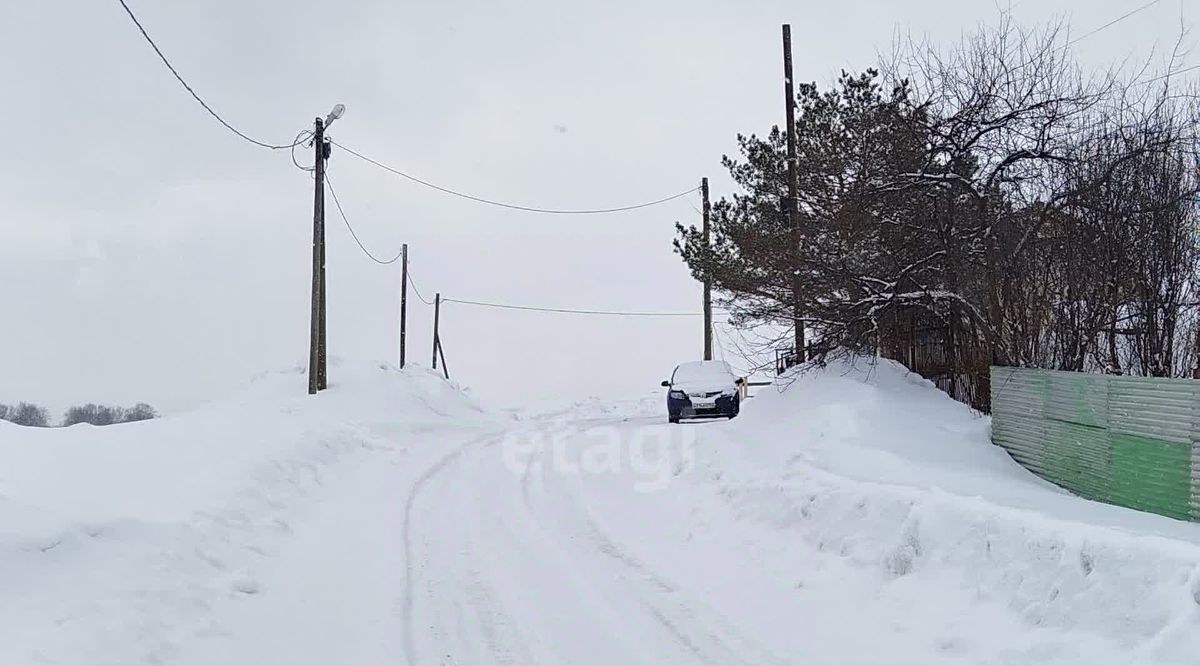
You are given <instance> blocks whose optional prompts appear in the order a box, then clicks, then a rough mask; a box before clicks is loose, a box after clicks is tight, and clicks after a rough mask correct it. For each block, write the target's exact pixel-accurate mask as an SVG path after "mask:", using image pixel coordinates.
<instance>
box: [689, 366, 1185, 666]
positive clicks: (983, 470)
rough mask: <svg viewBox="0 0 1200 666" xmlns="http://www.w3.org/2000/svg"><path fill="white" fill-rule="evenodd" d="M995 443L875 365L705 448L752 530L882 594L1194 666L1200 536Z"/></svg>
mask: <svg viewBox="0 0 1200 666" xmlns="http://www.w3.org/2000/svg"><path fill="white" fill-rule="evenodd" d="M710 437H711V439H710ZM988 437H989V422H988V419H987V418H986V417H984V416H981V415H978V414H976V413H974V412H972V411H971V410H969V409H968V408H966V407H965V406H963V405H961V404H958V403H956V402H954V401H953V400H951V399H950V398H949V397H947V396H946V395H945V394H943V393H941V392H940V391H938V390H937V389H936V388H934V387H933V386H932V385H931V384H929V383H928V382H926V381H925V380H923V379H921V378H920V377H917V376H916V375H912V374H909V373H908V372H907V371H906V370H905V369H904V368H903V367H902V366H900V365H898V364H895V363H892V362H889V361H879V362H877V363H875V362H871V361H862V360H860V361H859V362H858V363H857V365H846V364H838V365H835V366H831V367H829V368H826V369H824V370H820V371H813V372H809V373H805V374H801V375H799V376H797V377H796V378H795V381H794V382H793V383H792V384H791V385H790V386H789V387H787V388H786V390H782V391H779V390H776V389H764V390H763V391H762V392H761V393H760V394H759V395H758V396H757V397H756V398H755V399H753V400H751V401H750V402H748V403H747V404H746V406H745V408H744V409H743V415H742V417H740V418H738V419H736V420H735V421H733V422H731V423H729V424H727V425H725V426H721V427H718V428H714V429H712V431H711V433H709V432H706V433H704V437H703V438H702V440H701V444H702V456H701V468H700V469H699V470H698V471H700V472H701V473H702V474H707V475H708V477H709V478H710V480H715V481H716V482H717V483H718V484H719V485H720V487H721V492H722V493H723V494H724V495H725V496H726V497H727V498H728V499H729V501H730V503H731V504H732V506H733V507H734V509H735V510H736V511H738V512H739V514H741V515H743V516H744V517H748V518H752V519H755V520H758V521H763V522H766V523H768V524H770V525H772V526H774V527H777V528H780V529H782V530H784V531H785V532H786V533H788V534H792V535H794V536H795V537H796V538H800V539H804V540H805V541H807V542H808V543H809V544H810V545H811V546H813V547H814V548H816V549H817V550H819V551H821V552H825V553H830V554H833V555H835V556H837V557H839V558H841V559H843V560H845V561H849V562H853V563H855V564H857V565H859V566H862V567H865V568H867V569H868V570H872V571H874V575H876V576H878V577H879V581H880V582H879V584H880V586H881V587H880V589H881V590H883V591H884V592H881V593H885V592H886V591H887V590H888V589H889V586H891V587H892V588H893V589H896V586H913V588H914V590H916V591H919V592H920V595H919V596H917V597H916V598H917V599H920V600H921V603H922V604H924V603H928V604H930V605H936V604H939V603H941V599H942V598H943V593H944V594H945V595H949V596H953V595H958V594H962V593H963V592H964V591H965V592H967V593H969V595H971V596H973V597H975V598H978V599H979V600H980V601H982V602H998V603H1000V604H1003V605H1004V606H1006V607H1007V608H1009V609H1010V611H1013V612H1015V614H1016V616H1017V617H1018V618H1020V621H1022V622H1024V623H1025V624H1026V625H1032V626H1035V627H1040V628H1046V629H1055V630H1066V631H1068V632H1071V633H1072V634H1084V635H1087V634H1091V635H1094V636H1096V637H1097V638H1100V637H1103V639H1104V640H1106V641H1114V642H1115V643H1116V644H1118V645H1120V646H1122V647H1124V648H1128V649H1131V650H1133V651H1134V653H1135V654H1137V655H1139V657H1140V658H1143V659H1145V660H1147V661H1148V662H1150V663H1194V662H1195V656H1196V655H1198V654H1200V525H1195V524H1189V523H1183V522H1179V521H1174V520H1171V519H1168V518H1163V517H1160V516H1156V515H1152V514H1145V513H1140V512H1136V511H1132V510H1128V509H1123V508H1119V507H1114V506H1109V505H1105V504H1100V503H1096V502H1091V501H1087V500H1083V499H1080V498H1077V497H1074V496H1071V495H1069V494H1067V493H1065V492H1063V491H1061V490H1060V489H1058V488H1056V487H1054V486H1052V485H1050V484H1048V483H1046V482H1043V481H1041V480H1040V479H1037V478H1036V477H1034V476H1033V475H1032V474H1030V473H1029V472H1027V471H1026V470H1024V469H1023V468H1021V467H1020V466H1019V465H1017V464H1016V463H1015V462H1013V461H1012V460H1011V459H1010V458H1009V457H1008V456H1007V454H1005V453H1004V452H1003V451H1002V450H1000V449H999V448H997V447H994V446H992V445H991V444H990V442H989V440H988ZM916 610H917V609H914V611H916ZM1051 656H1052V655H1047V659H1049V658H1050V657H1051Z"/></svg>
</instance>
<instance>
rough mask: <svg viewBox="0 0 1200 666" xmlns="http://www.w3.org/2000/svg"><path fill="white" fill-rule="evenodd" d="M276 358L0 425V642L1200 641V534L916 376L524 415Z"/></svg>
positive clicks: (970, 646)
mask: <svg viewBox="0 0 1200 666" xmlns="http://www.w3.org/2000/svg"><path fill="white" fill-rule="evenodd" d="M273 381H274V380H273ZM280 381H281V382H282V383H281V384H280V385H279V386H277V387H274V388H269V389H262V390H260V391H259V393H262V395H259V394H254V393H252V394H250V395H248V396H246V397H243V398H242V399H241V400H239V401H235V402H232V403H229V404H225V405H218V406H214V407H212V408H211V409H209V410H207V411H205V412H202V413H199V414H197V415H195V417H194V418H193V417H179V418H175V419H163V420H161V421H158V422H154V423H150V424H147V425H144V426H139V427H136V428H130V429H124V430H122V429H120V428H113V429H106V430H95V429H77V428H72V429H67V430H64V431H57V432H50V431H45V432H32V433H30V432H26V431H20V432H18V431H17V430H15V429H14V428H5V429H3V430H0V463H3V467H2V470H0V518H4V519H5V525H6V527H7V528H8V529H7V530H6V531H5V532H3V533H0V565H2V566H0V632H4V636H3V640H0V663H3V664H10V663H11V664H33V663H48V664H64V665H80V666H82V665H84V664H86V665H88V666H92V665H99V666H107V665H113V666H116V665H127V664H171V665H177V666H207V665H211V664H222V665H223V666H263V665H265V664H288V665H289V666H306V665H310V664H311V665H313V666H317V665H322V666H324V665H327V664H355V665H369V666H373V665H380V666H383V665H391V664H409V665H411V666H425V665H430V666H447V665H454V666H483V665H487V664H531V665H534V664H537V665H547V666H550V665H559V664H567V665H591V664H595V665H597V666H601V665H603V666H608V665H617V664H620V665H624V664H719V665H730V664H731V665H738V664H747V665H749V664H755V665H758V664H767V665H770V664H804V665H805V666H823V665H829V666H834V665H837V666H842V665H847V664H864V665H866V664H871V665H872V666H874V665H876V664H880V663H887V664H913V665H914V666H916V665H920V666H927V665H937V664H995V665H1003V664H1013V665H1016V664H1034V663H1036V664H1052V665H1053V664H1058V665H1063V666H1066V665H1075V664H1079V665H1083V664H1086V665H1087V666H1106V665H1109V664H1111V665H1113V666H1116V665H1117V664H1121V665H1125V664H1139V663H1145V664H1194V663H1195V655H1196V654H1200V530H1198V528H1197V526H1196V525H1189V524H1184V523H1178V522H1176V521H1170V520H1167V519H1164V518H1159V517H1155V516H1148V515H1145V514H1139V513H1137V512H1132V511H1128V510H1124V509H1117V508H1114V507H1107V506H1102V505H1097V504H1094V503H1091V502H1084V501H1082V500H1079V499H1076V498H1073V497H1070V496H1067V495H1065V494H1063V493H1061V492H1059V491H1057V490H1056V489H1054V488H1052V487H1049V486H1047V485H1046V484H1044V483H1042V482H1040V481H1038V480H1036V479H1034V478H1033V477H1031V476H1030V475H1028V474H1027V473H1026V472H1024V471H1023V470H1021V469H1020V468H1018V467H1017V466H1016V465H1015V464H1014V463H1012V461H1011V460H1008V459H1007V457H1006V456H1004V455H1003V453H1002V452H998V451H997V450H996V449H994V448H993V447H990V446H989V445H988V444H987V442H986V421H984V420H981V419H980V417H978V416H977V415H973V414H971V413H969V412H968V411H967V410H965V409H964V408H962V407H961V406H960V405H957V404H956V403H953V402H952V401H950V400H949V399H948V398H945V397H944V396H942V395H940V394H938V393H937V392H936V391H935V390H933V389H932V388H930V387H928V386H927V385H924V384H922V383H921V382H919V381H916V382H914V381H913V380H912V379H911V378H909V377H907V376H905V375H904V374H903V373H902V372H900V371H898V370H896V369H894V368H890V369H889V368H884V369H883V370H882V371H880V372H873V373H872V374H871V376H870V378H869V379H864V377H862V376H837V375H828V374H827V375H826V376H825V377H823V378H821V377H814V378H808V379H804V380H801V382H800V383H798V384H797V385H796V386H794V387H793V388H792V389H790V390H789V391H788V392H787V393H783V394H768V395H765V396H764V397H762V398H759V399H755V400H752V401H750V402H749V403H748V404H747V405H746V407H745V410H744V411H743V415H742V416H741V417H739V418H738V419H737V420H735V421H732V422H716V423H705V424H684V425H678V426H672V425H668V424H666V423H665V418H664V416H663V414H662V413H661V410H662V406H661V404H660V401H659V399H658V398H654V399H651V400H645V401H631V402H627V403H604V402H600V401H587V402H583V403H578V404H573V405H568V406H563V407H560V408H557V409H543V410H540V411H538V410H524V411H522V412H519V413H510V414H504V413H491V412H487V411H485V410H482V409H481V408H479V407H478V406H476V405H474V404H473V403H471V402H470V401H469V400H467V399H466V398H464V397H463V396H461V395H460V394H459V393H458V392H457V391H456V390H455V389H453V388H452V387H449V386H447V385H444V384H442V383H441V381H440V379H438V378H436V377H433V376H431V375H428V374H424V373H421V372H419V371H417V372H413V373H407V375H406V376H397V375H396V374H395V373H390V372H383V373H380V371H379V369H377V368H376V369H370V368H369V369H367V370H366V371H364V373H363V378H362V380H361V381H360V382H358V384H357V386H356V387H353V388H351V387H350V386H346V387H342V388H339V387H334V390H333V391H331V392H330V394H329V395H328V396H323V397H322V398H321V399H320V400H318V401H315V402H314V401H312V400H308V399H305V398H303V397H292V396H291V388H292V387H291V384H290V382H291V378H290V377H284V378H283V379H282V380H280ZM281 389H283V390H282V391H281ZM281 393H286V395H287V397H285V398H279V397H277V396H278V395H280V394H281ZM0 425H3V424H0ZM31 443H32V446H30V444H31ZM168 447H173V448H168ZM64 460H71V461H76V463H77V464H74V465H66V466H64V464H63V461H64Z"/></svg>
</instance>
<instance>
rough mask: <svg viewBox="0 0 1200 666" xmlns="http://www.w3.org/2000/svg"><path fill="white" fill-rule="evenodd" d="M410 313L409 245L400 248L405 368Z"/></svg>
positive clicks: (402, 353)
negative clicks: (408, 314) (405, 348)
mask: <svg viewBox="0 0 1200 666" xmlns="http://www.w3.org/2000/svg"><path fill="white" fill-rule="evenodd" d="M407 313H408V243H405V244H403V245H401V246H400V367H401V368H403V367H404V342H405V340H404V337H405V334H406V333H407V330H406V329H407V325H406V323H407V322H406V319H407Z"/></svg>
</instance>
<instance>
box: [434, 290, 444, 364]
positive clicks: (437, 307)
mask: <svg viewBox="0 0 1200 666" xmlns="http://www.w3.org/2000/svg"><path fill="white" fill-rule="evenodd" d="M441 314H442V293H441V292H438V293H436V294H434V296H433V369H434V370H437V361H438V348H439V347H441V344H442V343H441V340H440V339H439V338H438V319H439V318H440V317H441Z"/></svg>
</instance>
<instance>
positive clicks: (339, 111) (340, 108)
mask: <svg viewBox="0 0 1200 666" xmlns="http://www.w3.org/2000/svg"><path fill="white" fill-rule="evenodd" d="M345 113H346V105H345V104H334V105H333V110H332V111H330V112H329V115H327V116H325V127H329V126H330V125H332V124H333V121H335V120H337V119H338V118H341V117H342V116H343V115H345Z"/></svg>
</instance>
